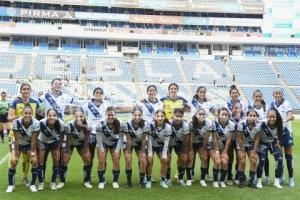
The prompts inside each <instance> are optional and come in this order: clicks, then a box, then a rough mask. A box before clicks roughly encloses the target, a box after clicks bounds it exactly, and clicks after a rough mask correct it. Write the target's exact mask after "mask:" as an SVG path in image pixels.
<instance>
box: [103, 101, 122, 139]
mask: <svg viewBox="0 0 300 200" xmlns="http://www.w3.org/2000/svg"><path fill="white" fill-rule="evenodd" d="M108 112H114V113H116V110H115V108H114V107H113V106H109V107H107V109H106V111H105V113H106V114H107V113H108ZM112 125H113V133H114V134H119V132H120V128H121V123H120V121H119V120H118V119H114V122H113V124H112Z"/></svg>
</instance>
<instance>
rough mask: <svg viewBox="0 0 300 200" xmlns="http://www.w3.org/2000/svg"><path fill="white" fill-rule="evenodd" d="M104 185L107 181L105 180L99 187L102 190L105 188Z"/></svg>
mask: <svg viewBox="0 0 300 200" xmlns="http://www.w3.org/2000/svg"><path fill="white" fill-rule="evenodd" d="M104 187H105V183H104V182H103V183H99V184H98V188H99V189H101V190H102V189H104Z"/></svg>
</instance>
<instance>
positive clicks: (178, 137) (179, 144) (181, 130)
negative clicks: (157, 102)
mask: <svg viewBox="0 0 300 200" xmlns="http://www.w3.org/2000/svg"><path fill="white" fill-rule="evenodd" d="M183 117H184V110H183V109H181V108H175V109H174V111H173V119H172V122H171V125H172V135H171V140H170V149H169V159H168V169H167V183H168V185H171V184H172V182H171V179H170V178H171V177H170V176H171V159H172V150H173V149H174V150H175V153H176V155H177V166H178V183H179V184H180V185H181V186H186V184H185V182H184V180H183V177H184V174H185V171H186V164H187V150H188V142H189V136H190V128H189V124H188V123H187V122H186V121H184V120H183Z"/></svg>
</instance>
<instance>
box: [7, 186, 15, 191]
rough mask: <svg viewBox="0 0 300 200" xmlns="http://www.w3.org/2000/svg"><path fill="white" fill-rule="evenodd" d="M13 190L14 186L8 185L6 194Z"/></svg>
mask: <svg viewBox="0 0 300 200" xmlns="http://www.w3.org/2000/svg"><path fill="white" fill-rule="evenodd" d="M14 189H15V186H13V185H9V186H7V189H6V193H12V192H13V191H14Z"/></svg>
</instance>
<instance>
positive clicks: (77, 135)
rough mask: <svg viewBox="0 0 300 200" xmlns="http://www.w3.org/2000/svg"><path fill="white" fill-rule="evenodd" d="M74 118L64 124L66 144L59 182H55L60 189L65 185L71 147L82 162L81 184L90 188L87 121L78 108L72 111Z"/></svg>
mask: <svg viewBox="0 0 300 200" xmlns="http://www.w3.org/2000/svg"><path fill="white" fill-rule="evenodd" d="M73 117H74V119H73V120H72V121H70V122H69V123H67V124H66V126H65V133H66V135H67V145H66V149H65V151H63V153H64V155H63V161H62V165H61V171H60V180H61V182H60V183H58V184H57V186H56V187H57V188H58V189H60V188H62V187H64V186H65V180H66V174H67V170H68V163H69V161H70V158H71V156H72V153H73V149H74V148H76V149H77V151H78V153H79V155H80V157H81V159H82V161H83V163H84V167H83V174H84V180H83V185H84V186H85V187H86V188H92V187H93V186H92V185H91V156H90V150H89V128H88V126H87V121H86V119H85V116H84V114H83V112H82V111H80V110H78V111H76V112H75V113H74V116H73Z"/></svg>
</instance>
